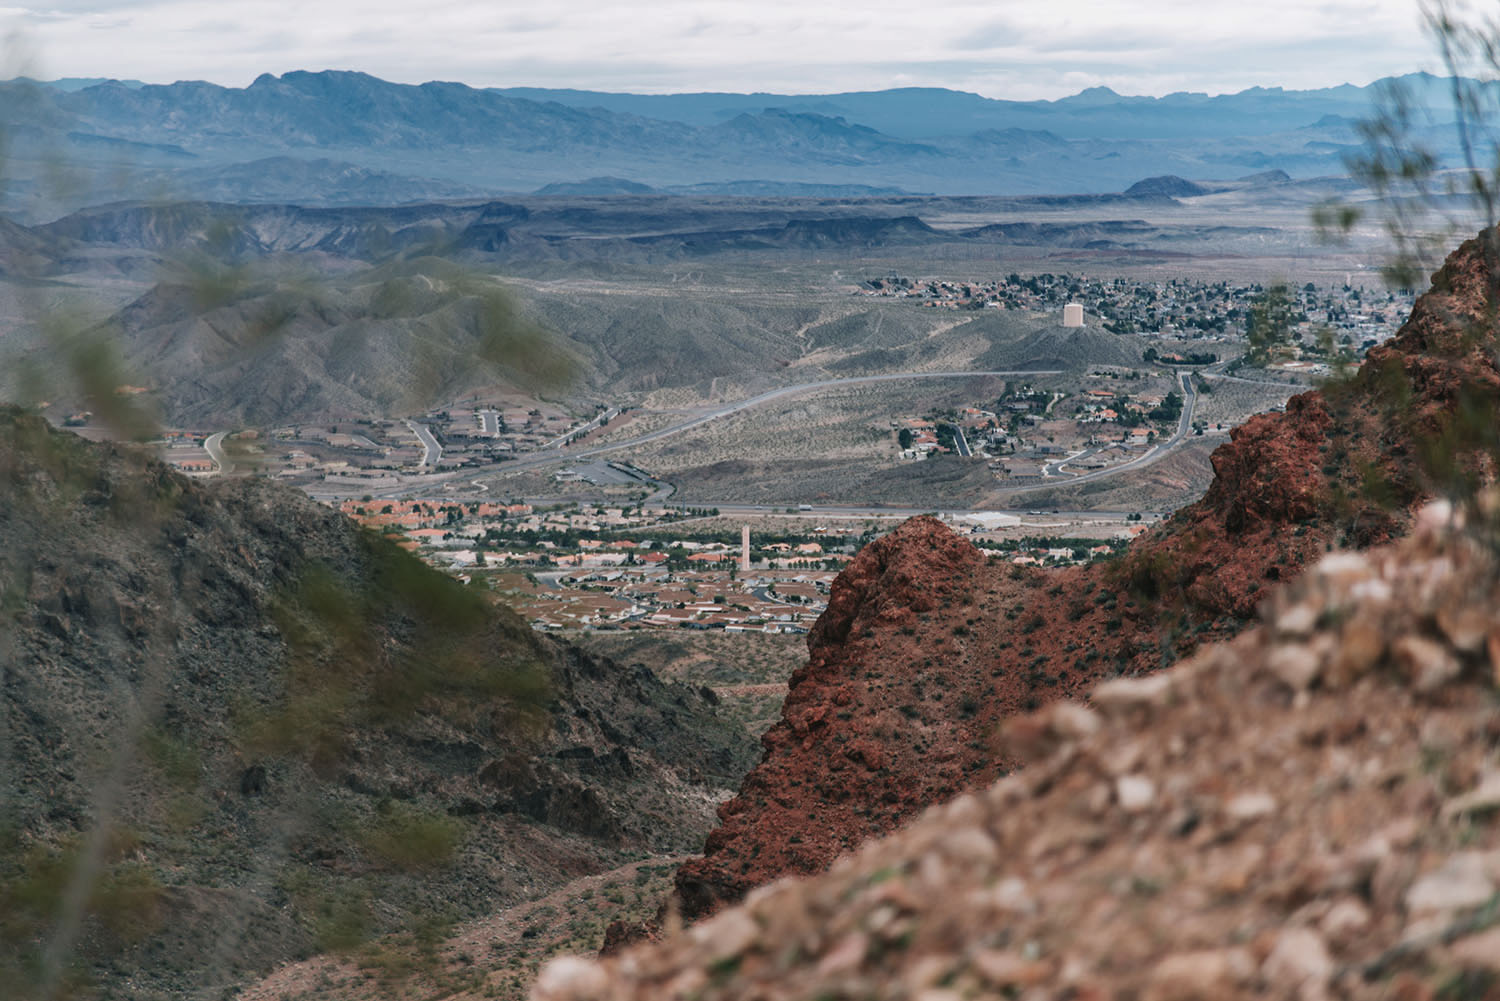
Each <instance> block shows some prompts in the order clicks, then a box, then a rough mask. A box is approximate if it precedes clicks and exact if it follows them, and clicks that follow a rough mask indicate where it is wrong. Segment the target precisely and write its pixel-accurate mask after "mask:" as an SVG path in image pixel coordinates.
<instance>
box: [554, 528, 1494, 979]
mask: <svg viewBox="0 0 1500 1001" xmlns="http://www.w3.org/2000/svg"><path fill="white" fill-rule="evenodd" d="M1496 501H1497V504H1500V498H1497V499H1496ZM1453 529H1454V521H1453V516H1452V512H1451V510H1449V509H1447V507H1446V505H1435V506H1434V507H1433V508H1430V509H1428V510H1426V511H1424V512H1423V513H1422V514H1421V515H1420V516H1419V519H1418V528H1417V531H1416V533H1415V534H1414V537H1413V539H1411V540H1408V541H1407V542H1405V543H1403V544H1401V545H1399V546H1397V547H1392V548H1382V549H1377V550H1372V551H1369V552H1367V553H1364V554H1361V553H1352V552H1339V553H1335V554H1332V555H1329V556H1327V557H1325V558H1323V559H1322V560H1321V561H1320V562H1319V563H1318V564H1317V565H1316V566H1315V567H1313V568H1311V569H1310V571H1309V572H1308V573H1306V574H1305V575H1304V577H1303V578H1302V579H1301V580H1300V581H1299V582H1298V583H1297V584H1295V585H1292V586H1290V587H1289V588H1288V589H1285V590H1283V591H1281V592H1280V593H1279V594H1278V596H1277V597H1276V598H1275V599H1273V601H1271V602H1269V603H1267V607H1266V612H1265V621H1264V623H1263V624H1262V625H1260V626H1259V627H1257V628H1254V629H1251V630H1249V631H1247V632H1245V633H1244V634H1242V635H1241V636H1239V637H1238V638H1237V639H1235V640H1234V641H1232V642H1230V643H1226V644H1215V645H1212V646H1209V647H1207V648H1206V649H1204V650H1201V651H1199V653H1197V654H1196V655H1194V656H1192V657H1191V658H1189V659H1188V660H1186V661H1185V662H1183V663H1180V664H1178V665H1176V666H1174V667H1172V668H1170V669H1168V670H1166V671H1164V672H1161V673H1159V674H1156V675H1154V676H1150V677H1139V678H1117V679H1113V680H1111V681H1107V682H1104V683H1103V684H1101V685H1099V686H1098V687H1096V688H1094V689H1093V690H1092V692H1091V693H1090V702H1091V706H1092V708H1085V707H1084V706H1083V705H1081V704H1079V703H1073V702H1060V703H1054V704H1052V705H1050V706H1048V707H1046V708H1044V709H1042V710H1041V711H1040V712H1038V713H1035V714H1031V715H1028V716H1024V717H1021V718H1018V719H1015V720H1013V721H1011V722H1010V724H1009V725H1008V726H1007V727H1006V730H1005V735H1004V741H1005V746H1006V748H1007V749H1008V752H1009V753H1010V754H1012V755H1013V756H1014V759H1015V760H1024V761H1025V762H1026V766H1025V767H1024V768H1023V769H1021V770H1019V771H1018V772H1016V773H1015V774H1012V775H1010V776H1008V777H1006V778H1004V779H1002V780H1000V781H998V782H996V783H993V784H991V785H988V786H987V787H986V788H984V789H982V790H981V791H978V792H975V793H970V794H965V795H962V796H960V797H958V798H957V799H955V800H953V801H952V802H950V803H948V804H945V805H942V806H938V807H935V808H933V809H931V810H930V811H928V812H927V813H926V814H925V815H923V816H922V817H921V818H920V819H919V820H917V821H916V822H915V823H913V824H912V825H911V826H910V827H908V828H907V829H905V830H902V831H900V832H899V833H897V834H895V835H893V836H891V837H888V838H885V839H882V840H878V841H875V842H872V843H870V844H868V845H866V846H865V847H864V848H862V849H861V850H859V851H858V852H856V853H854V854H853V855H851V856H848V857H846V858H843V859H841V860H840V861H838V862H837V863H835V864H834V866H833V867H832V869H831V870H829V871H828V872H827V873H824V874H822V875H820V876H817V877H815V878H812V879H807V880H783V881H779V882H776V883H774V884H772V885H770V886H768V887H765V888H764V889H762V890H760V891H758V892H757V893H755V894H753V895H752V896H751V897H750V898H749V899H748V900H747V901H745V902H744V903H743V904H740V905H737V906H733V907H730V908H727V909H725V910H724V911H723V912H722V913H720V914H718V915H716V916H714V917H712V918H709V919H707V920H705V921H703V922H700V923H699V924H697V925H695V926H694V927H692V928H689V929H687V930H686V931H680V930H679V931H677V932H675V933H672V934H669V935H668V936H667V937H666V939H665V940H664V941H663V942H661V943H652V944H647V945H644V946H640V947H636V948H634V949H632V950H630V951H628V952H626V953H625V954H624V955H622V956H620V957H617V958H612V959H608V960H605V961H603V962H596V961H588V960H583V959H577V958H568V959H562V960H556V961H554V962H553V963H552V964H551V965H550V966H548V967H547V968H546V969H544V970H543V971H542V974H541V976H540V978H539V980H538V983H537V985H536V988H535V990H534V992H533V998H534V1001H604V999H609V1001H627V999H637V998H640V999H646V998H659V997H696V998H701V999H704V1001H715V999H729V998H761V999H780V998H789V999H790V998H811V997H857V998H878V999H884V998H889V999H897V998H918V999H924V1001H950V999H955V998H965V997H1026V998H1036V999H1046V998H1077V999H1084V998H1087V999H1098V1001H1106V999H1116V998H1118V999H1126V998H1139V999H1142V1001H1189V999H1199V998H1252V997H1263V998H1304V999H1308V998H1350V999H1355V998H1358V999H1371V1001H1374V999H1388V998H1426V999H1433V998H1493V997H1496V996H1497V990H1500V923H1497V919H1496V912H1495V901H1496V899H1497V898H1496V894H1497V892H1500V823H1497V822H1496V819H1495V818H1496V816H1497V811H1500V770H1497V767H1496V757H1495V744H1496V739H1497V734H1500V717H1497V713H1496V708H1495V707H1496V698H1497V694H1500V614H1497V608H1500V584H1497V581H1500V563H1497V556H1496V550H1495V548H1494V546H1493V544H1492V543H1489V542H1484V543H1481V542H1480V541H1479V540H1480V538H1481V536H1480V535H1479V534H1477V533H1475V534H1467V533H1461V532H1460V533H1455V532H1454V530H1453ZM1486 538H1489V537H1488V536H1486Z"/></svg>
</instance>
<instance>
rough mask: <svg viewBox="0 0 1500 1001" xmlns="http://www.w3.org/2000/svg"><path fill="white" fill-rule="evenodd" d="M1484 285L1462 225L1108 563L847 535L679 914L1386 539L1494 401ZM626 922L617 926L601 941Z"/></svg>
mask: <svg viewBox="0 0 1500 1001" xmlns="http://www.w3.org/2000/svg"><path fill="white" fill-rule="evenodd" d="M1494 280H1495V276H1494V275H1492V274H1491V273H1490V270H1489V268H1488V267H1487V266H1486V264H1485V261H1484V255H1483V254H1482V252H1481V246H1480V243H1479V241H1477V240H1474V241H1469V242H1468V243H1466V244H1465V245H1464V246H1463V247H1461V248H1459V249H1458V250H1457V251H1455V252H1454V253H1453V255H1452V256H1450V258H1449V259H1448V261H1447V262H1446V263H1445V265H1444V266H1443V268H1442V269H1441V270H1440V271H1439V272H1438V273H1437V274H1435V275H1434V276H1433V286H1432V289H1431V291H1429V292H1428V293H1427V294H1426V295H1424V296H1422V297H1421V298H1420V299H1419V300H1418V302H1417V303H1416V305H1415V308H1414V310H1413V312H1412V315H1411V318H1410V319H1409V320H1408V322H1407V323H1406V324H1405V325H1404V326H1403V327H1402V329H1401V331H1400V333H1399V334H1398V336H1397V337H1395V338H1394V339H1392V340H1391V341H1390V342H1388V343H1386V344H1384V345H1381V346H1380V347H1378V348H1375V349H1373V350H1372V351H1371V352H1370V353H1369V357H1368V359H1367V360H1366V361H1365V363H1364V364H1363V366H1362V367H1361V368H1360V369H1359V370H1358V371H1357V372H1355V373H1353V374H1352V376H1350V377H1349V378H1348V379H1345V380H1342V381H1340V382H1336V383H1333V384H1331V385H1329V386H1328V387H1326V388H1325V389H1324V390H1322V391H1319V392H1310V393H1304V394H1302V395H1300V396H1296V397H1293V398H1292V400H1291V401H1290V402H1289V404H1288V406H1287V409H1286V412H1285V413H1282V414H1265V415H1261V416H1258V417H1255V418H1252V419H1251V420H1250V421H1249V422H1248V423H1246V424H1245V425H1244V426H1243V427H1241V428H1238V429H1236V430H1235V432H1234V433H1233V435H1232V437H1231V440H1230V442H1228V443H1227V444H1225V445H1223V446H1221V447H1220V448H1219V449H1217V450H1216V451H1215V452H1214V455H1213V460H1212V461H1213V467H1214V473H1215V477H1214V481H1213V483H1212V485H1211V487H1210V488H1209V490H1208V492H1207V494H1206V495H1205V496H1204V498H1203V499H1202V500H1201V501H1199V502H1198V503H1196V504H1193V505H1191V506H1190V507H1187V508H1185V509H1183V510H1181V511H1179V512H1178V513H1177V514H1176V515H1174V516H1173V517H1172V518H1171V519H1170V521H1168V522H1167V523H1166V524H1165V525H1164V526H1162V527H1161V528H1160V529H1158V530H1157V531H1156V532H1155V533H1154V534H1152V535H1149V536H1146V537H1143V538H1141V539H1139V540H1137V541H1136V542H1135V543H1134V544H1133V545H1132V546H1131V548H1130V550H1129V552H1128V553H1127V554H1126V555H1125V556H1124V557H1123V558H1122V559H1121V560H1119V561H1116V562H1112V563H1108V564H1098V565H1094V566H1090V567H1085V568H1079V569H1071V570H1061V571H1047V572H1043V571H1027V570H1022V569H1020V568H1016V567H1013V566H1011V565H1010V564H1008V563H1005V562H1000V561H992V560H990V559H987V558H986V557H985V556H984V555H983V554H981V553H980V552H979V551H978V550H976V549H974V548H973V547H972V546H970V545H969V544H968V543H967V542H964V541H963V540H961V539H959V538H958V537H957V536H955V535H954V534H953V533H952V532H951V531H950V530H948V529H947V528H946V527H944V526H943V525H941V524H940V523H939V522H937V521H935V520H933V519H928V518H919V519H914V520H913V521H910V522H908V523H906V524H905V525H903V526H902V527H901V528H900V529H898V530H897V531H896V532H894V533H892V534H891V535H890V536H888V537H886V538H884V539H882V540H880V541H878V542H876V543H875V544H873V545H871V546H869V547H867V548H866V549H865V550H864V551H863V552H862V553H861V554H860V555H859V556H858V557H857V558H856V559H855V560H854V562H853V563H851V564H850V566H849V567H848V568H847V569H846V570H845V572H844V573H843V574H842V575H841V576H840V578H839V579H838V580H837V581H836V582H835V584H834V588H833V594H832V597H831V599H830V603H829V607H828V611H827V612H826V613H825V615H824V616H823V617H822V619H821V620H820V621H819V623H818V625H817V627H816V628H815V629H814V630H813V632H812V633H811V634H810V635H809V637H808V650H809V659H808V663H807V665H806V666H805V667H804V668H802V669H801V670H800V671H798V672H797V674H796V675H795V676H794V677H793V678H792V682H791V690H790V693H789V695H788V697H787V700H786V703H785V706H784V708H783V714H782V720H781V721H780V722H779V723H777V724H776V725H775V726H774V727H773V728H772V729H771V730H770V731H769V732H768V733H767V734H766V735H765V736H764V738H763V741H762V742H763V745H764V751H765V753H764V756H763V758H762V761H761V763H760V764H759V765H758V766H757V767H756V768H755V769H754V770H753V771H752V772H751V773H750V775H749V776H747V778H746V780H745V782H744V784H743V786H742V787H741V790H740V793H739V795H738V796H737V797H735V798H734V799H733V800H731V801H729V802H728V803H726V804H724V805H723V806H722V807H721V808H720V812H719V816H720V819H721V823H720V826H719V827H718V828H717V829H716V830H715V831H714V832H713V833H712V834H711V835H710V836H709V838H708V841H707V843H706V845H705V849H704V856H703V858H701V859H698V860H695V861H692V862H689V863H688V864H686V865H684V866H683V867H682V869H681V870H680V872H679V874H678V878H677V898H678V899H677V903H678V904H679V905H680V908H681V912H682V913H683V915H684V916H685V917H688V918H697V917H701V916H703V915H705V914H708V913H711V912H712V911H713V910H715V909H716V908H717V907H719V906H721V905H722V904H723V903H725V902H727V901H733V900H737V899H739V898H740V897H742V896H743V895H744V894H745V893H746V892H748V891H749V890H750V889H752V888H754V887H756V886H759V885H761V884H763V883H766V882H769V881H770V880H772V879H775V878H776V877H778V876H782V875H787V874H808V873H815V872H819V871H821V870H822V869H823V868H824V867H826V866H827V865H828V864H829V863H830V862H831V861H832V860H833V859H834V858H835V857H836V856H838V855H839V854H841V853H843V852H847V851H849V850H851V849H853V848H854V847H856V846H857V845H859V844H860V843H861V842H862V841H864V840H865V839H866V838H869V837H871V836H874V835H878V834H882V833H885V832H889V831H891V830H894V829H895V828H897V827H898V826H900V825H901V824H902V823H903V822H905V821H906V820H908V819H910V818H911V817H913V816H914V815H915V814H916V813H917V812H919V811H920V810H922V809H924V808H926V807H928V806H931V805H932V804H934V803H937V802H941V801H942V800H944V799H947V798H950V797H951V796H953V795H955V794H956V793H958V792H960V791H962V790H965V789H972V788H977V787H981V786H983V785H985V784H987V783H988V782H990V781H992V780H993V779H995V778H996V777H998V776H999V775H1001V774H1003V773H1004V772H1005V771H1006V770H1007V769H1009V768H1011V767H1013V766H1014V765H1015V764H1016V761H1015V759H1014V758H1012V757H1009V756H1006V755H1003V754H1000V755H997V754H996V753H995V751H994V749H993V747H992V746H991V740H990V737H991V735H992V734H993V733H994V731H995V728H996V727H997V726H998V725H999V724H1000V723H1001V722H1002V721H1004V720H1005V719H1007V718H1009V717H1010V716H1012V715H1013V714H1015V713H1017V712H1021V711H1025V710H1028V709H1034V708H1036V707H1037V706H1039V705H1041V704H1043V703H1046V702H1049V701H1052V700H1054V699H1058V698H1062V697H1068V696H1078V695H1082V694H1083V693H1085V692H1086V691H1088V690H1089V688H1091V687H1092V686H1093V685H1094V684H1095V683H1097V682H1098V681H1099V680H1102V679H1104V678H1108V677H1112V676H1115V675H1119V674H1137V673H1142V672H1149V671H1154V670H1158V669H1160V668H1162V667H1165V666H1167V665H1169V664H1171V663H1173V662H1175V661H1176V660H1177V659H1179V658H1180V657H1182V656H1184V655H1186V654H1189V653H1191V652H1192V651H1193V650H1194V649H1196V648H1197V647H1199V646H1200V645H1202V644H1203V643H1206V642H1210V641H1213V640H1222V639H1226V638H1228V637H1231V636H1233V635H1235V634H1236V633H1237V632H1238V631H1239V630H1240V629H1242V628H1243V627H1244V626H1245V625H1246V623H1248V622H1249V621H1250V620H1251V618H1252V617H1253V615H1254V613H1255V609H1256V607H1257V606H1258V605H1259V604H1260V603H1261V602H1262V601H1264V600H1265V599H1266V598H1267V597H1268V596H1269V595H1270V594H1271V593H1272V592H1273V591H1274V590H1275V589H1276V588H1277V587H1278V586H1279V585H1280V584H1281V583H1282V582H1285V581H1288V580H1291V579H1294V578H1295V577H1297V576H1298V575H1299V574H1300V573H1301V571H1302V568H1303V567H1305V566H1307V565H1308V564H1309V563H1311V562H1312V561H1313V560H1315V559H1317V558H1318V557H1320V556H1321V555H1322V554H1324V553H1325V552H1327V551H1328V550H1330V549H1332V548H1335V547H1345V546H1349V547H1356V548H1358V547H1368V546H1372V545H1376V544H1379V543H1381V542H1384V541H1387V540H1389V539H1391V538H1392V537H1395V536H1397V535H1399V534H1401V533H1402V532H1404V530H1405V525H1406V522H1407V519H1408V517H1409V515H1408V512H1409V511H1410V510H1411V509H1412V507H1413V506H1414V505H1415V504H1416V503H1417V502H1418V501H1419V500H1420V499H1421V497H1422V496H1423V495H1424V494H1425V493H1426V492H1427V491H1429V490H1430V489H1432V487H1433V485H1434V484H1435V483H1438V482H1439V481H1442V482H1446V478H1451V476H1453V475H1454V474H1456V472H1457V471H1458V470H1459V469H1461V468H1462V467H1461V465H1460V466H1459V467H1453V468H1448V467H1447V466H1445V465H1444V463H1443V461H1442V460H1443V456H1444V455H1446V454H1449V453H1452V452H1453V450H1455V449H1459V450H1461V449H1463V448H1464V447H1466V444H1465V442H1466V440H1467V439H1465V438H1464V434H1463V433H1460V432H1461V431H1462V428H1463V426H1464V425H1465V423H1467V424H1470V425H1473V424H1478V425H1480V426H1481V427H1482V426H1485V423H1486V422H1485V420H1484V417H1483V415H1484V413H1486V412H1487V413H1488V414H1489V415H1490V416H1491V417H1493V415H1494V413H1495V411H1494V406H1495V401H1500V369H1497V367H1496V361H1495V358H1496V354H1497V350H1500V346H1497V340H1496V330H1495V326H1494V322H1493V319H1492V317H1491V316H1490V313H1489V309H1488V305H1487V304H1489V303H1490V302H1492V301H1493V300H1492V297H1491V294H1490V288H1491V283H1492V282H1493V281H1494ZM1475 401H1480V402H1481V403H1483V401H1489V402H1488V404H1487V405H1488V407H1489V408H1490V409H1489V410H1488V411H1485V410H1484V409H1483V406H1480V407H1478V408H1477V409H1476V406H1475ZM1493 423H1494V421H1493V420H1490V421H1489V425H1493ZM1470 430H1471V431H1472V430H1473V429H1472V428H1471V429H1470ZM1471 437H1472V435H1471ZM1468 443H1469V444H1472V443H1473V442H1468ZM1445 450H1446V451H1445ZM639 933H640V932H639V930H630V929H623V928H616V929H614V934H613V935H612V937H611V946H614V945H618V944H619V943H620V942H622V941H625V940H628V939H629V938H631V937H633V936H634V935H637V934H639Z"/></svg>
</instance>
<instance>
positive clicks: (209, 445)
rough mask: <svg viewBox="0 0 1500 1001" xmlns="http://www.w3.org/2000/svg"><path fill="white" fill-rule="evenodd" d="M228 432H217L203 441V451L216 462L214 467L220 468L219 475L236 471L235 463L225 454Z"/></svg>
mask: <svg viewBox="0 0 1500 1001" xmlns="http://www.w3.org/2000/svg"><path fill="white" fill-rule="evenodd" d="M225 434H226V432H224V431H217V432H215V433H213V434H211V435H209V436H208V437H207V438H205V439H203V450H204V451H205V452H207V453H208V457H209V458H210V459H212V460H214V465H216V466H218V467H219V475H221V476H222V475H223V474H225V473H231V472H233V471H234V463H232V462H230V461H229V456H227V455H225V454H224V435H225Z"/></svg>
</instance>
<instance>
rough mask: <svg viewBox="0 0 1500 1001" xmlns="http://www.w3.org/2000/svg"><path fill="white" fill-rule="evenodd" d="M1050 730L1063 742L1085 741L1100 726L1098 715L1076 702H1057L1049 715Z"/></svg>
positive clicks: (1097, 730) (1096, 731)
mask: <svg viewBox="0 0 1500 1001" xmlns="http://www.w3.org/2000/svg"><path fill="white" fill-rule="evenodd" d="M1050 721H1051V724H1052V729H1053V730H1055V731H1056V732H1057V735H1058V736H1059V737H1062V738H1063V739H1064V740H1087V739H1088V738H1089V737H1092V736H1093V735H1094V734H1096V733H1098V732H1099V727H1100V726H1101V725H1102V724H1101V723H1100V720H1099V715H1098V713H1095V712H1094V711H1093V710H1091V709H1089V708H1088V707H1087V706H1082V705H1079V704H1078V703H1077V702H1058V703H1056V704H1055V705H1053V707H1052V711H1051V713H1050Z"/></svg>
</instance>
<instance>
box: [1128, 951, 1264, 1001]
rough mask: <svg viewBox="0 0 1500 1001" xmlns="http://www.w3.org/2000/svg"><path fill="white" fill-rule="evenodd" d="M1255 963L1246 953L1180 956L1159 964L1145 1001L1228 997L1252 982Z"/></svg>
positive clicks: (1180, 1000) (1151, 976)
mask: <svg viewBox="0 0 1500 1001" xmlns="http://www.w3.org/2000/svg"><path fill="white" fill-rule="evenodd" d="M1254 970H1255V962H1254V960H1253V959H1252V958H1251V957H1250V953H1249V952H1248V951H1246V950H1244V949H1206V950H1204V951H1202V952H1180V953H1177V954H1175V955H1171V956H1168V957H1167V958H1165V959H1163V960H1161V961H1160V962H1159V963H1157V964H1156V967H1155V968H1154V969H1153V970H1152V971H1151V975H1150V977H1149V978H1148V980H1147V982H1146V989H1145V991H1144V992H1143V994H1142V995H1141V996H1142V1001H1205V999H1207V998H1220V997H1226V996H1228V995H1230V994H1232V993H1233V992H1234V989H1235V987H1236V986H1237V985H1239V984H1241V983H1243V982H1244V981H1245V980H1247V979H1249V977H1250V975H1251V974H1252V973H1253V972H1254Z"/></svg>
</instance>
